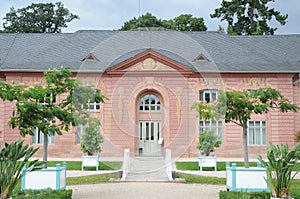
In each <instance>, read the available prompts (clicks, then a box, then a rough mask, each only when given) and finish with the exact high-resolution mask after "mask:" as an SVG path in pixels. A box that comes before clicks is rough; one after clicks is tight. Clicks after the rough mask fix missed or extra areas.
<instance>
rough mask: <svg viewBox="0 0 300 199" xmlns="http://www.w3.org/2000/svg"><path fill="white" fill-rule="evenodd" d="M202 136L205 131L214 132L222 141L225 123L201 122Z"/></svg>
mask: <svg viewBox="0 0 300 199" xmlns="http://www.w3.org/2000/svg"><path fill="white" fill-rule="evenodd" d="M199 126H200V134H201V133H203V132H204V131H214V132H215V134H216V135H217V136H218V137H219V140H220V141H222V134H223V133H222V131H223V122H222V121H221V120H219V121H212V120H200V122H199Z"/></svg>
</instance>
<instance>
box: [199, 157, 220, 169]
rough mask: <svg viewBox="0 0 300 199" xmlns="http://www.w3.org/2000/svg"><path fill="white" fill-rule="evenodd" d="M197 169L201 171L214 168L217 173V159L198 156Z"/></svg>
mask: <svg viewBox="0 0 300 199" xmlns="http://www.w3.org/2000/svg"><path fill="white" fill-rule="evenodd" d="M198 165H199V169H200V171H202V168H203V167H214V168H215V171H217V157H216V156H199V164H198Z"/></svg>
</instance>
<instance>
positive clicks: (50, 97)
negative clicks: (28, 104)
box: [37, 93, 56, 106]
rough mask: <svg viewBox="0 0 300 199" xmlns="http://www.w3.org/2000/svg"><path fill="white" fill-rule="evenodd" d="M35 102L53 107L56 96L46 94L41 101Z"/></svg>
mask: <svg viewBox="0 0 300 199" xmlns="http://www.w3.org/2000/svg"><path fill="white" fill-rule="evenodd" d="M37 101H38V103H40V104H42V105H45V106H49V105H53V104H55V103H56V96H55V95H53V94H52V93H47V94H46V96H45V97H44V98H43V99H39V100H37Z"/></svg>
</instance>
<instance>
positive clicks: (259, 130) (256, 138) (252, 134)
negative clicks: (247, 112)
mask: <svg viewBox="0 0 300 199" xmlns="http://www.w3.org/2000/svg"><path fill="white" fill-rule="evenodd" d="M266 142H267V133H266V122H265V121H249V123H248V145H266Z"/></svg>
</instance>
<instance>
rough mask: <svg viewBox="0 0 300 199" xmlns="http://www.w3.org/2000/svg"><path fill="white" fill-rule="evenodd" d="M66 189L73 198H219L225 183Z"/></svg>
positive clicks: (92, 186) (126, 185)
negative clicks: (70, 190) (71, 191)
mask: <svg viewBox="0 0 300 199" xmlns="http://www.w3.org/2000/svg"><path fill="white" fill-rule="evenodd" d="M67 189H72V190H73V197H72V198H73V199H82V198H84V199H98V198H101V199H106V198H109V199H110V198H118V199H119V198H122V199H127V198H128V199H129V198H130V199H132V198H139V199H140V198H143V199H144V198H151V199H153V198H162V199H165V198H166V199H176V198H180V199H182V198H184V199H190V198H197V199H201V198H203V199H207V198H209V199H214V198H219V194H218V193H219V191H220V190H225V189H226V186H225V185H203V184H183V183H151V182H129V183H103V184H89V185H72V186H68V187H67Z"/></svg>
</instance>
